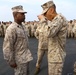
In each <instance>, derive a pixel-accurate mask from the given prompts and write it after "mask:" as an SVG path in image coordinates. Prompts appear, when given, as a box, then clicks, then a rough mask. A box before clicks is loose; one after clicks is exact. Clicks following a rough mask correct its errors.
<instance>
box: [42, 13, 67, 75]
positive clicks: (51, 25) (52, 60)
mask: <svg viewBox="0 0 76 75" xmlns="http://www.w3.org/2000/svg"><path fill="white" fill-rule="evenodd" d="M41 22H42V23H43V24H44V23H45V24H48V34H47V37H48V71H49V75H61V73H60V74H59V73H58V72H57V71H56V72H57V73H55V69H57V68H58V66H59V65H62V66H63V62H64V58H65V56H66V53H65V43H66V35H67V20H66V19H65V18H64V17H63V16H62V15H61V14H58V15H57V16H56V17H55V18H54V19H53V20H52V21H46V19H43V20H41ZM50 65H51V66H50ZM52 65H53V66H54V67H53V71H51V68H52ZM55 65H58V66H55ZM61 72H62V71H61ZM52 73H55V74H52Z"/></svg>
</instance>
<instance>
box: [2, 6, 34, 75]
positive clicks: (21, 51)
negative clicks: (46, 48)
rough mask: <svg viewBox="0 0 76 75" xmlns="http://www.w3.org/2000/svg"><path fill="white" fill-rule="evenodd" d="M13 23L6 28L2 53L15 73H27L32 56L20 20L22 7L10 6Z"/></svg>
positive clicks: (21, 19)
mask: <svg viewBox="0 0 76 75" xmlns="http://www.w3.org/2000/svg"><path fill="white" fill-rule="evenodd" d="M12 11H13V17H14V23H12V24H11V25H10V26H9V27H8V28H7V30H6V34H5V38H4V43H3V53H4V59H5V60H6V61H7V62H8V64H9V65H10V66H11V67H12V68H14V71H15V75H28V65H29V61H31V60H32V59H33V58H32V56H31V52H30V50H29V46H28V38H27V34H26V30H25V27H24V25H22V22H24V20H25V15H24V14H25V13H27V12H25V11H24V10H23V7H22V6H21V5H20V6H16V7H13V8H12Z"/></svg>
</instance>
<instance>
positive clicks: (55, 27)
mask: <svg viewBox="0 0 76 75" xmlns="http://www.w3.org/2000/svg"><path fill="white" fill-rule="evenodd" d="M62 22H63V19H61V18H56V19H55V20H53V21H52V22H51V23H49V24H48V37H54V36H55V35H57V33H58V31H59V30H60V29H61V28H62Z"/></svg>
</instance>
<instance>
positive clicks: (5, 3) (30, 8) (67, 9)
mask: <svg viewBox="0 0 76 75" xmlns="http://www.w3.org/2000/svg"><path fill="white" fill-rule="evenodd" d="M47 1H49V0H0V21H13V16H12V10H11V8H12V7H14V6H17V5H22V6H23V8H24V10H25V11H27V12H28V13H27V14H26V21H34V20H38V19H37V15H38V14H40V13H41V12H42V8H41V5H42V4H43V3H45V2H47ZM53 1H54V3H55V4H56V7H57V13H62V14H63V15H64V16H65V17H66V19H67V20H71V19H76V0H53Z"/></svg>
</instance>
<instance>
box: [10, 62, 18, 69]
mask: <svg viewBox="0 0 76 75" xmlns="http://www.w3.org/2000/svg"><path fill="white" fill-rule="evenodd" d="M9 65H10V66H11V67H12V68H16V67H17V64H16V63H13V64H9Z"/></svg>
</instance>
